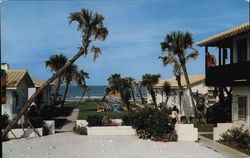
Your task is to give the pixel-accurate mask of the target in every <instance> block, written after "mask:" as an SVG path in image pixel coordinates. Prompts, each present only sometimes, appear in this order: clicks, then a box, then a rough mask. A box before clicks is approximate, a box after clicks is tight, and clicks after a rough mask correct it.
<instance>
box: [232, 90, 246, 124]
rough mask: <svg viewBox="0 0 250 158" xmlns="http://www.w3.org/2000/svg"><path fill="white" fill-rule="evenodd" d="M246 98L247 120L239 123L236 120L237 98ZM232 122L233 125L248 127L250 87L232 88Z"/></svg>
mask: <svg viewBox="0 0 250 158" xmlns="http://www.w3.org/2000/svg"><path fill="white" fill-rule="evenodd" d="M242 95H243V96H247V106H248V107H247V110H248V111H247V115H248V116H247V119H246V121H241V120H239V119H238V96H242ZM232 120H233V123H234V124H244V125H245V126H248V127H250V86H242V87H233V101H232Z"/></svg>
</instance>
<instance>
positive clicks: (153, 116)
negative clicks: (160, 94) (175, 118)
mask: <svg viewBox="0 0 250 158" xmlns="http://www.w3.org/2000/svg"><path fill="white" fill-rule="evenodd" d="M122 120H123V124H124V125H132V127H133V128H135V129H136V131H137V134H138V135H139V138H143V139H146V138H151V139H152V140H161V141H168V140H170V137H171V140H172V138H173V140H174V141H176V140H177V139H174V135H175V136H176V134H174V125H173V123H172V119H171V118H170V117H169V112H168V111H167V110H162V111H158V110H156V109H153V108H144V109H140V110H138V111H135V112H130V113H129V114H128V115H125V116H124V117H123V119H122ZM170 133H171V134H173V135H172V136H170V135H169V134H170ZM167 138H168V139H167ZM176 138H177V137H176Z"/></svg>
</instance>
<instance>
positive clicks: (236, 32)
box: [196, 22, 250, 46]
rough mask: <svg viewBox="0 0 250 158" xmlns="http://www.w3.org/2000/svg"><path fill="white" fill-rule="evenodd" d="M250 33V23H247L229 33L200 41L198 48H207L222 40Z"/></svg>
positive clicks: (222, 33)
mask: <svg viewBox="0 0 250 158" xmlns="http://www.w3.org/2000/svg"><path fill="white" fill-rule="evenodd" d="M249 31H250V22H248V23H245V24H243V25H240V26H238V27H235V28H232V29H230V30H228V31H225V32H221V33H219V34H217V35H214V36H212V37H209V38H208V39H205V40H203V41H200V42H198V43H196V44H197V45H198V46H207V45H210V44H212V43H214V42H217V41H220V40H223V39H226V38H229V37H232V36H236V35H239V34H241V33H244V32H249Z"/></svg>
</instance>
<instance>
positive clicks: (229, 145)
mask: <svg viewBox="0 0 250 158" xmlns="http://www.w3.org/2000/svg"><path fill="white" fill-rule="evenodd" d="M218 142H219V143H221V144H223V145H226V146H228V147H230V148H233V149H235V150H237V151H239V152H242V153H245V154H247V155H250V148H248V149H240V148H237V147H236V146H234V145H231V144H229V143H226V142H222V141H218Z"/></svg>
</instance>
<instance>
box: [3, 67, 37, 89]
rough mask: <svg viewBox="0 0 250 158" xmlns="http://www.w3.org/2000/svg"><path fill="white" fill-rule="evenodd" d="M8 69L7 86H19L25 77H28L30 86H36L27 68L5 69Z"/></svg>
mask: <svg viewBox="0 0 250 158" xmlns="http://www.w3.org/2000/svg"><path fill="white" fill-rule="evenodd" d="M5 71H6V79H7V83H6V87H7V88H17V87H18V85H19V84H20V83H21V81H22V80H23V79H26V83H27V84H28V87H29V88H30V87H34V84H33V82H32V80H31V78H30V76H29V74H28V71H27V70H5Z"/></svg>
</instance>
